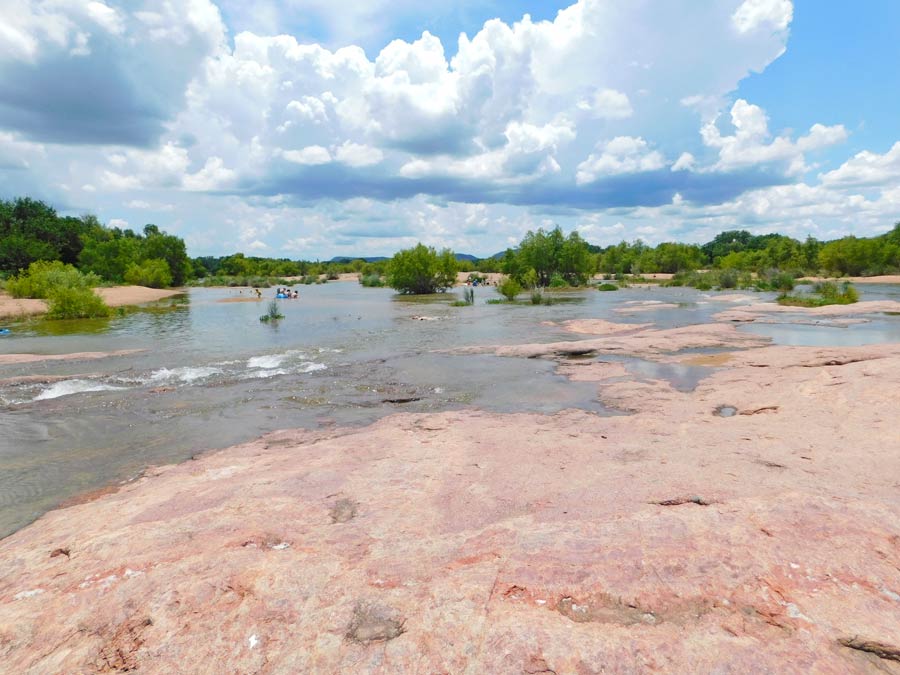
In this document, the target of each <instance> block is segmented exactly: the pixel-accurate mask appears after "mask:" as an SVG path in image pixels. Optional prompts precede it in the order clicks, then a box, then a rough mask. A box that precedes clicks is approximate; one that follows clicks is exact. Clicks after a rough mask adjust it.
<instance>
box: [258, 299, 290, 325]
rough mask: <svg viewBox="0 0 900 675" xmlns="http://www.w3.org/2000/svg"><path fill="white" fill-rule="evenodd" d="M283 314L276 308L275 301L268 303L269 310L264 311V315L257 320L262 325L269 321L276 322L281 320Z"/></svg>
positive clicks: (276, 303)
mask: <svg viewBox="0 0 900 675" xmlns="http://www.w3.org/2000/svg"><path fill="white" fill-rule="evenodd" d="M283 318H284V314H282V313H281V309H280V308H279V307H278V302H277V301H276V300H270V301H269V308H268V309H267V310H266V313H265V314H263V315H262V316H261V317H259V320H260V321H262V322H263V323H268V322H270V321H278V320H279V319H283Z"/></svg>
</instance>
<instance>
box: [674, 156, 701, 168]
mask: <svg viewBox="0 0 900 675" xmlns="http://www.w3.org/2000/svg"><path fill="white" fill-rule="evenodd" d="M696 163H697V159H696V158H695V157H694V156H693V155H692V154H691V153H689V152H682V153H681V155H680V156H679V157H678V159H676V160H675V163H674V164H673V165H672V171H693V170H694V166H695V165H696Z"/></svg>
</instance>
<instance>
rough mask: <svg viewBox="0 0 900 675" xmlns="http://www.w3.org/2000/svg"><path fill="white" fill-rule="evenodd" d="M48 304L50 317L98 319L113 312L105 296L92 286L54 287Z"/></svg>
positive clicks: (48, 316)
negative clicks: (104, 300) (100, 294)
mask: <svg viewBox="0 0 900 675" xmlns="http://www.w3.org/2000/svg"><path fill="white" fill-rule="evenodd" d="M47 306H48V310H47V318H48V319H97V318H100V317H105V316H109V315H110V314H111V313H112V310H111V309H110V308H109V307H108V306H107V305H106V303H105V302H103V298H101V297H100V296H99V295H97V294H96V293H95V292H94V291H93V290H92V289H90V288H72V287H64V286H60V287H57V288H54V289H53V290H52V291H51V292H50V295H49V297H48V298H47Z"/></svg>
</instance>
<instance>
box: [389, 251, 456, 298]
mask: <svg viewBox="0 0 900 675" xmlns="http://www.w3.org/2000/svg"><path fill="white" fill-rule="evenodd" d="M456 270H457V262H456V257H455V256H454V255H453V252H452V251H451V250H450V249H444V250H443V251H441V252H440V253H438V252H437V251H435V250H434V249H433V248H431V247H430V246H425V245H424V244H417V245H416V246H415V247H413V248H409V249H405V250H403V251H399V252H398V253H396V254H395V255H394V257H393V258H391V260H390V261H389V262H388V264H387V283H388V285H389V286H390V287H391V288H394V289H396V290H398V291H400V292H401V293H410V294H414V295H424V294H428V293H435V292H438V291H445V290H447V289H448V288H450V287H451V286H452V285H453V284H454V282H455V281H456Z"/></svg>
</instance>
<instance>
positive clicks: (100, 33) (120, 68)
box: [0, 0, 225, 146]
mask: <svg viewBox="0 0 900 675" xmlns="http://www.w3.org/2000/svg"><path fill="white" fill-rule="evenodd" d="M224 36H225V27H224V25H223V23H222V21H221V17H220V16H219V11H218V8H217V7H216V6H215V5H214V4H212V2H211V1H210V0H185V2H183V3H179V4H178V5H177V6H176V5H174V4H173V3H170V2H167V1H166V0H139V1H138V2H125V1H124V0H120V1H119V2H116V3H113V2H111V1H110V2H109V3H103V2H99V1H97V0H67V1H66V2H38V1H37V0H9V1H8V2H5V3H4V4H3V6H2V7H0V82H3V87H2V89H0V126H2V127H5V128H7V129H12V130H17V131H19V132H20V133H22V134H24V135H26V136H28V137H30V138H33V139H37V140H42V141H53V142H60V143H73V144H93V143H117V144H126V145H138V146H148V145H151V144H152V143H154V142H155V141H156V140H157V139H158V138H159V137H160V136H161V135H162V134H163V132H164V131H165V128H166V127H165V125H166V122H167V121H169V120H171V119H172V118H173V117H174V116H175V115H176V114H177V112H178V111H179V110H180V109H181V108H182V106H183V103H184V96H185V89H186V86H187V84H188V83H189V82H190V81H191V79H192V78H193V77H194V75H196V74H197V72H198V70H199V68H200V67H201V66H202V64H203V62H204V60H205V59H206V58H207V57H208V56H210V55H212V54H213V53H216V51H217V50H218V49H220V48H222V46H223V45H224ZM51 101H52V102H51Z"/></svg>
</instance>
